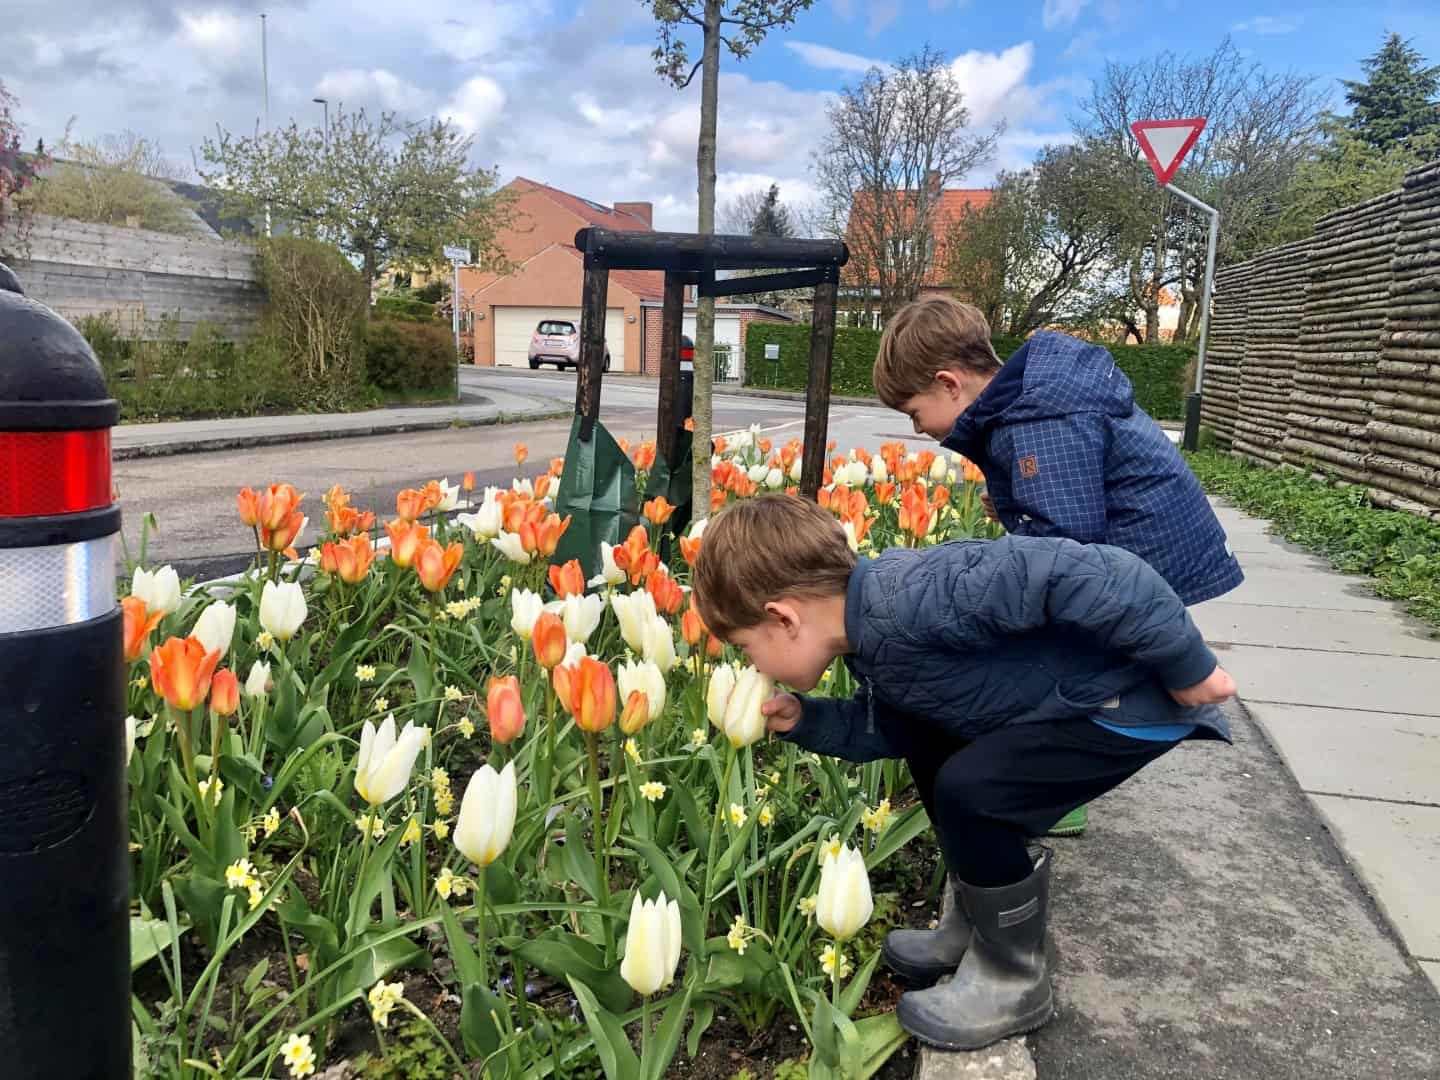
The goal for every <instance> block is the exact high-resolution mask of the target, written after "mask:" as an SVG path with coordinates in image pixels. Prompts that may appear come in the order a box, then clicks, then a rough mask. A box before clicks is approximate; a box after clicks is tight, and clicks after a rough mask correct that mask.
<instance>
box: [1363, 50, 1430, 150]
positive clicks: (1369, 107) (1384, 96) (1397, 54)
mask: <svg viewBox="0 0 1440 1080" xmlns="http://www.w3.org/2000/svg"><path fill="white" fill-rule="evenodd" d="M1364 66H1365V76H1366V77H1365V81H1364V82H1353V81H1351V80H1349V79H1346V80H1344V83H1345V100H1346V101H1347V102H1349V104H1350V105H1351V106H1352V109H1351V113H1350V116H1349V118H1348V119H1347V120H1346V127H1347V129H1348V130H1349V131H1350V133H1351V134H1353V135H1355V136H1357V137H1358V138H1360V139H1362V140H1363V141H1365V142H1366V143H1368V144H1369V145H1371V146H1373V147H1374V148H1375V149H1376V150H1380V151H1382V152H1384V151H1389V150H1395V149H1407V150H1410V149H1414V150H1425V149H1430V148H1433V147H1434V145H1435V141H1436V139H1437V137H1440V100H1437V97H1440V65H1426V63H1425V58H1424V57H1423V56H1421V55H1420V52H1419V51H1418V50H1417V49H1415V47H1414V46H1412V45H1411V44H1410V42H1408V41H1406V40H1405V39H1403V38H1402V37H1401V36H1400V35H1399V34H1391V35H1390V36H1389V37H1388V38H1386V39H1385V44H1383V45H1382V46H1380V50H1379V51H1378V52H1377V53H1375V55H1373V56H1370V57H1367V58H1366V59H1365V61H1364Z"/></svg>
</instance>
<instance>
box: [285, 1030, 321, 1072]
mask: <svg viewBox="0 0 1440 1080" xmlns="http://www.w3.org/2000/svg"><path fill="white" fill-rule="evenodd" d="M280 1057H281V1059H282V1060H283V1061H284V1062H285V1064H286V1066H287V1067H288V1068H289V1069H290V1075H291V1076H292V1077H295V1078H298V1077H302V1076H312V1075H314V1073H315V1051H314V1050H311V1049H310V1036H309V1035H291V1036H290V1037H289V1038H288V1039H286V1040H285V1041H284V1042H283V1043H281V1044H280Z"/></svg>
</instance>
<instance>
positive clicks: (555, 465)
mask: <svg viewBox="0 0 1440 1080" xmlns="http://www.w3.org/2000/svg"><path fill="white" fill-rule="evenodd" d="M550 475H551V476H554V477H557V478H558V477H561V476H564V475H565V459H564V458H563V457H552V458H551V459H550Z"/></svg>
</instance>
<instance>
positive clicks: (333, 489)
mask: <svg viewBox="0 0 1440 1080" xmlns="http://www.w3.org/2000/svg"><path fill="white" fill-rule="evenodd" d="M320 501H321V502H322V503H324V504H325V509H327V510H344V509H345V507H347V506H349V505H350V495H349V494H348V493H347V492H346V490H345V489H344V488H343V487H341V486H340V485H339V484H332V485H330V490H329V491H327V492H325V494H324V495H322V496H320Z"/></svg>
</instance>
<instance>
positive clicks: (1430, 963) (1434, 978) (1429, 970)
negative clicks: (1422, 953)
mask: <svg viewBox="0 0 1440 1080" xmlns="http://www.w3.org/2000/svg"><path fill="white" fill-rule="evenodd" d="M1420 970H1421V971H1423V972H1425V974H1426V975H1429V976H1430V981H1431V982H1433V983H1434V984H1435V989H1436V991H1440V961H1435V960H1421V961H1420Z"/></svg>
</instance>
